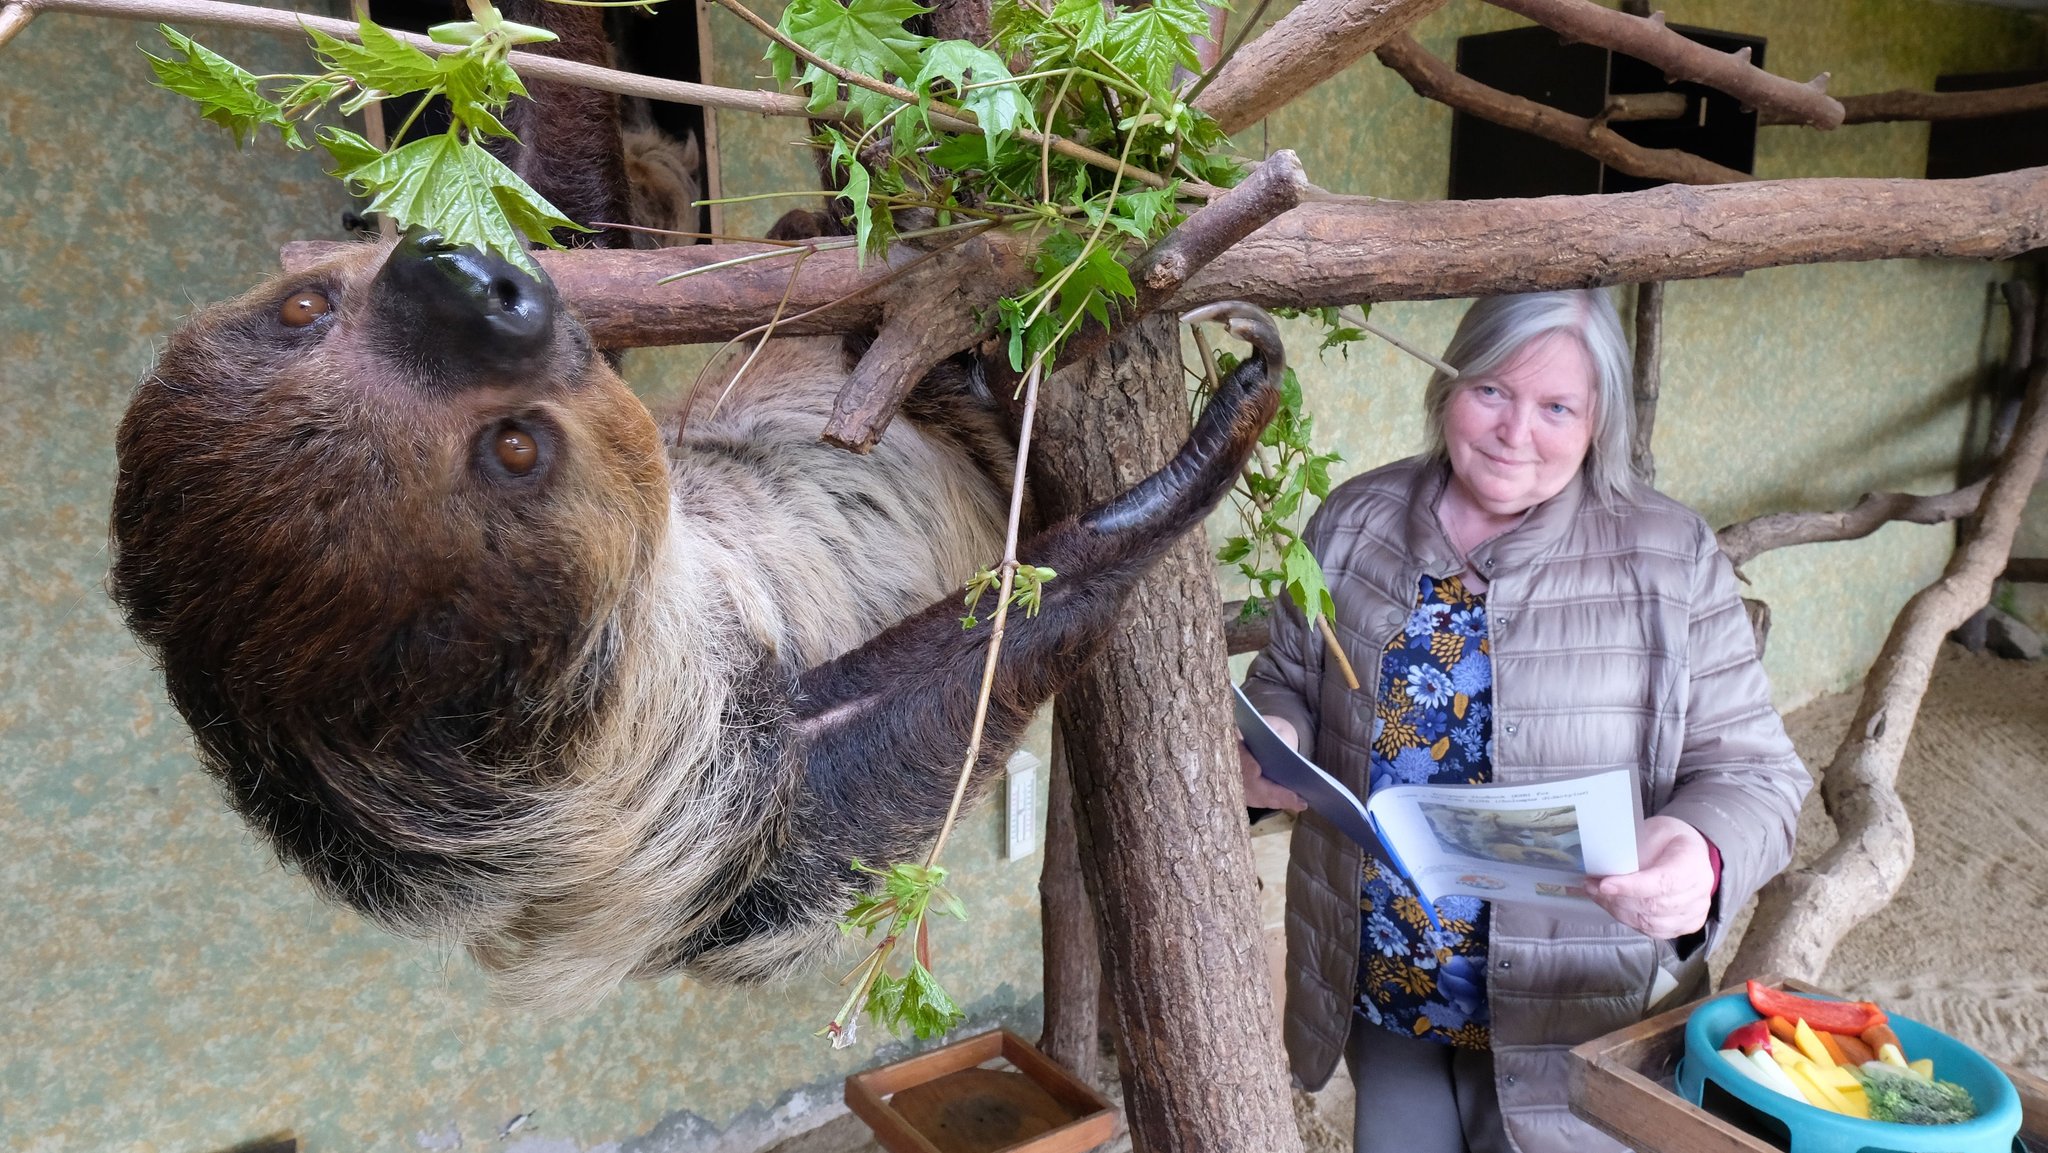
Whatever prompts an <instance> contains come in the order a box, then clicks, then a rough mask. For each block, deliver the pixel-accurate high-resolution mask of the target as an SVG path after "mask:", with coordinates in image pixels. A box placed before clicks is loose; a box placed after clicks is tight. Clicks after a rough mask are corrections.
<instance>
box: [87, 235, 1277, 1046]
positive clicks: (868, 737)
mask: <svg viewBox="0 0 2048 1153" xmlns="http://www.w3.org/2000/svg"><path fill="white" fill-rule="evenodd" d="M1219 311H1220V312H1222V313H1224V314H1226V315H1228V316H1230V317H1232V318H1234V319H1233V322H1232V323H1233V328H1234V329H1235V331H1237V333H1238V335H1240V336H1241V337H1243V338H1245V339H1247V340H1248V341H1249V342H1250V343H1251V345H1252V355H1250V356H1248V357H1247V358H1246V359H1245V361H1244V362H1243V363H1242V364H1241V365H1240V366H1238V367H1237V368H1236V369H1235V370H1234V371H1232V372H1231V373H1229V374H1228V375H1227V377H1226V379H1224V380H1223V382H1222V383H1221V385H1220V386H1219V388H1218V390H1217V392H1216V393H1215V395H1214V397H1213V398H1212V399H1211V400H1210V401H1209V403H1208V404H1207V405H1206V407H1205V408H1204V409H1203V411H1202V412H1201V414H1200V415H1199V417H1198V418H1197V420H1196V422H1195V424H1194V427H1193V430H1192V433H1191V435H1190V436H1189V438H1188V440H1187V441H1186V443H1185V444H1184V445H1183V447H1182V448H1181V449H1180V450H1179V452H1178V454H1177V455H1176V456H1175V457H1174V458H1173V459H1172V460H1171V461H1170V462H1168V463H1167V464H1166V465H1165V466H1164V467H1163V468H1162V469H1161V470H1160V471H1159V472H1158V473H1156V474H1154V475H1153V476H1151V477H1150V478H1148V479H1146V480H1144V481H1142V482H1141V483H1139V484H1138V485H1137V486H1135V487H1134V488H1132V489H1131V490H1129V491H1128V492H1126V493H1124V494H1123V495H1122V496H1120V497H1118V498H1116V499H1114V500H1112V501H1110V502H1109V503H1107V504H1104V505H1102V506H1100V507H1097V508H1095V509H1093V510H1091V511H1089V512H1087V513H1085V514H1083V515H1081V516H1079V517H1077V518H1072V519H1068V520H1065V521H1063V522H1061V523H1057V524H1054V525H1052V526H1050V527H1048V528H1046V529H1044V530H1043V531H1042V532H1040V533H1038V534H1037V535H1035V536H1034V537H1032V538H1031V539H1030V540H1029V541H1028V542H1026V543H1025V544H1024V545H1022V546H1021V547H1020V550H1019V553H1020V557H1021V558H1022V559H1023V560H1024V561H1025V562H1026V563H1030V564H1034V565H1042V566H1045V567H1049V568H1051V569H1053V570H1055V571H1056V572H1057V574H1058V575H1057V576H1056V577H1055V578H1054V579H1052V580H1051V581H1050V582H1049V583H1048V584H1047V585H1046V586H1045V590H1044V598H1043V605H1042V607H1041V609H1040V610H1039V611H1038V613H1037V614H1036V615H1035V616H1024V615H1022V614H1013V615H1012V616H1011V617H1010V620H1009V624H1008V632H1007V636H1006V637H1005V640H1004V642H1003V645H1002V649H1001V654H1000V660H999V663H998V665H997V668H996V679H995V683H994V691H993V693H992V694H991V698H990V703H989V709H988V718H987V730H986V736H985V741H984V745H983V752H982V756H981V757H980V762H979V763H980V764H981V765H982V766H984V767H983V768H981V769H979V770H977V772H976V773H975V775H974V778H973V781H972V783H971V792H972V793H973V794H980V793H981V792H983V791H984V790H985V788H986V787H987V786H988V785H989V784H990V783H991V782H992V781H993V779H995V777H996V776H997V775H999V773H1000V769H999V767H995V768H991V767H989V766H1000V765H1001V763H1002V760H1003V757H1004V756H1005V755H1006V754H1007V752H1008V751H1009V750H1011V749H1013V748H1014V747H1015V745H1016V744H1017V742H1018V741H1019V740H1020V738H1021V734H1022V731H1023V728H1024V726H1025V725H1026V724H1027V722H1028V721H1029V719H1030V718H1031V716H1032V715H1033V713H1034V712H1035V710H1037V709H1038V708H1039V707H1040V706H1041V705H1042V704H1043V703H1044V702H1045V701H1046V700H1047V699H1049V697H1050V696H1051V695H1052V694H1054V693H1055V692H1056V691H1058V690H1059V688H1060V687H1061V685H1062V684H1063V683H1065V682H1066V681H1067V680H1068V679H1069V678H1071V677H1072V676H1073V675H1074V674H1075V673H1076V672H1077V671H1078V670H1079V669H1080V668H1081V667H1082V665H1083V664H1084V663H1085V662H1086V661H1087V660H1088V659H1089V656H1090V654H1091V652H1092V651H1093V650H1094V649H1095V648H1096V647H1097V645H1098V644H1099V642H1100V641H1102V640H1103V639H1104V637H1105V636H1106V635H1107V634H1108V632H1109V631H1110V630H1111V629H1112V628H1113V626H1114V624H1115V622H1116V620H1117V617H1118V613H1119V611H1120V606H1121V604H1122V601H1123V599H1124V597H1125V595H1126V593H1127V592H1128V591H1129V590H1130V589H1131V588H1132V587H1133V586H1134V585H1135V583H1136V582H1137V581H1138V580H1140V579H1141V577H1142V575H1143V573H1144V572H1145V571H1146V568H1147V566H1148V565H1149V564H1151V563H1152V562H1153V561H1154V560H1155V559H1156V558H1157V557H1159V556H1160V555H1161V553H1162V552H1164V551H1165V549H1166V548H1167V547H1168V546H1169V545H1170V544H1171V543H1172V542H1174V541H1175V540H1176V539H1177V538H1178V537H1179V536H1180V535H1181V534H1183V533H1184V532H1186V531H1188V530H1189V529H1190V528H1193V527H1194V526H1196V525H1197V524H1199V523H1200V522H1201V520H1202V518H1203V517H1204V516H1205V515H1206V514H1207V513H1208V512H1209V511H1210V510H1211V509H1212V508H1213V507H1214V506H1215V505H1216V504H1217V503H1218V501H1219V500H1220V499H1221V497H1222V496H1223V495H1224V494H1225V492H1226V491H1227V490H1228V489H1229V487H1230V486H1231V484H1232V483H1233V481H1234V480H1235V478H1236V476H1237V475H1238V473H1239V471H1240V470H1241V468H1242V467H1243V465H1244V462H1245V460H1246V458H1247V456H1248V455H1249V454H1250V453H1251V452H1252V451H1253V449H1254V447H1255V444H1256V441H1257V439H1258V436H1259V434H1260V431H1261V429H1262V428H1263V427H1264V425H1265V423H1266V422H1267V420H1268V419H1270V417H1271V415H1272V413H1273V411H1274V409H1275V407H1276V405H1277V403H1278V402H1277V392H1276V383H1277V381H1278V379H1279V374H1280V372H1281V365H1282V356H1283V352H1282V349H1281V346H1280V342H1279V338H1278V334H1277V332H1276V330H1275V329H1274V327H1273V325H1272V322H1271V321H1270V320H1269V319H1267V318H1265V317H1264V315H1263V314H1261V313H1258V312H1257V310H1255V309H1251V308H1250V307H1249V306H1241V305H1240V306H1228V307H1223V308H1221V309H1220V310H1219ZM848 367H849V366H848V364H847V361H846V353H845V351H844V345H843V343H842V342H841V341H840V340H838V339H837V338H808V339H795V340H786V341H778V342H774V343H773V344H772V345H771V351H770V352H769V353H768V354H766V355H764V356H763V357H762V358H761V359H760V360H759V361H757V362H756V364H755V365H754V367H753V368H752V370H750V371H749V373H748V374H747V375H746V377H745V378H743V379H741V380H739V381H737V382H736V383H735V384H734V385H733V387H732V388H731V389H730V390H721V389H718V388H711V389H706V390H703V391H704V394H705V396H706V399H705V400H704V401H703V402H701V403H699V404H698V405H697V406H696V408H695V409H694V410H693V411H691V412H690V413H689V414H687V415H688V416H689V419H688V420H687V421H686V422H685V421H682V420H681V418H682V416H683V415H684V414H681V413H676V414H671V415H670V416H669V417H668V418H667V419H666V420H665V421H657V419H656V418H655V417H654V416H653V415H652V414H651V413H650V412H649V410H648V409H647V408H646V407H645V406H644V405H643V404H642V403H641V402H640V401H639V400H638V399H637V398H636V397H635V396H634V394H633V393H632V392H630V391H628V389H627V388H626V386H625V385H624V383H623V382H622V381H621V380H620V378H619V377H618V376H617V375H616V374H615V373H614V372H613V371H612V368H611V367H610V365H609V364H608V363H607V361H606V359H605V357H603V356H602V355H599V354H598V350H596V349H594V348H593V346H592V342H591V340H590V338H589V336H588V334H587V333H586V332H585V330H584V329H583V328H582V326H581V325H580V324H579V323H578V322H577V320H576V319H575V317H573V316H572V315H571V314H570V313H569V312H568V310H567V309H566V308H565V306H564V304H563V302H562V300H561V299H560V298H559V296H558V295H557V293H556V291H555V290H554V288H553V286H552V285H551V284H550V283H549V282H548V281H547V280H546V279H545V277H544V276H543V277H536V276H533V275H529V274H528V273H527V272H525V271H522V270H521V269H520V268H519V267H517V266H515V265H513V264H511V263H509V262H507V261H506V260H503V259H500V258H498V257H495V256H489V255H485V254H482V253H479V252H477V251H475V250H473V249H465V248H454V247H451V246H449V245H447V244H445V243H442V242H440V241H439V240H438V239H437V238H436V237H434V236H433V235H432V234H422V233H413V234H408V235H407V236H405V237H403V238H401V239H400V240H398V241H397V242H395V243H392V244H387V245H382V246H368V245H366V246H361V247H360V248H357V249H353V250H351V251H349V252H348V253H346V254H344V255H341V256H339V257H337V258H335V259H333V260H331V261H330V262H328V263H326V264H325V265H323V266H321V267H317V268H315V269H313V270H311V271H307V272H304V273H300V274H294V275H287V276H284V277H281V278H279V279H276V280H273V281H271V282H269V283H267V284H265V285H263V286H261V287H259V288H257V289H255V290H254V291H252V292H250V293H248V294H247V295H245V296H243V297H241V298H240V299H237V300H234V301H231V302H228V303H225V304H218V305H214V306H210V307H207V308H205V309H203V310H201V311H200V312H199V313H197V314H196V316H194V317H193V318H192V319H191V320H190V321H189V322H188V323H186V324H185V325H184V327H183V328H182V329H180V330H179V331H178V332H176V333H175V334H174V335H173V336H172V337H171V338H170V339H169V341H168V344H167V346H166V347H165V348H164V349H163V351H162V354H161V356H160V358H159V359H158V361H157V362H156V364H155V365H154V367H153V368H152V369H151V370H150V371H149V372H148V373H147V374H146V376H145V377H144V379H143V380H142V381H141V383H140V384H139V385H138V387H137V391H136V393H135V396H134V399H133V402H132V405H131V407H130V408H129V410H128V412H127V415H126V417H125V418H124V420H123V421H122V423H121V426H120V429H119V434H118V453H119V468H120V475H119V479H118V482H117V486H116V491H115V495H114V502H113V510H112V526H111V535H112V557H113V559H112V571H111V576H110V589H111V592H112V595H113V597H114V599H115V601H116V602H117V603H118V605H119V606H120V608H121V610H122V612H123V614H124V616H125V618H126V621H127V624H128V626H129V628H130V629H131V630H132V631H133V632H134V634H135V635H136V636H137V637H138V638H139V639H140V641H141V642H142V643H143V644H144V645H145V646H146V647H147V648H148V649H149V650H150V651H151V653H152V655H153V656H154V657H155V658H156V660H157V663H158V664H159V666H160V667H161V669H162V672H163V676H164V680H165V685H166V688H167V690H168V693H169V696H170V699H171V700H172V702H173V703H174V705H175V706H176V708H177V709H178V711H179V712H180V713H181V714H182V715H183V717H184V718H185V720H186V721H187V723H188V724H189V726H190V728H191V730H192V734H193V737H194V739H195V742H196V746H197V753H198V757H199V759H200V761H201V762H202V763H203V765H204V766H205V768H206V769H207V770H208V771H209V772H210V773H211V774H213V775H214V776H215V777H216V778H218V780H219V781H220V783H221V784H222V786H223V788H224V792H225V793H226V795H227V797H228V799H229V800H230V802H231V803H232V805H233V806H234V808H236V809H237V810H238V811H239V812H240V813H241V814H242V815H243V816H244V817H245V818H246V819H247V821H248V822H249V823H250V824H251V825H252V826H253V827H254V828H255V829H256V830H258V831H259V832H260V833H261V834H262V836H263V837H264V838H265V839H267V841H268V842H269V843H270V845H271V846H272V847H273V848H274V849H275V851H276V852H277V854H278V855H279V857H280V858H281V859H282V860H283V861H284V862H285V863H286V864H287V865H289V866H291V867H293V868H295V869H296V870H297V871H299V872H301V873H302V874H303V875H304V876H305V877H306V878H307V879H308V880H309V881H310V882H311V883H312V884H313V885H314V886H315V887H316V888H317V889H318V890H319V891H320V892H321V893H323V894H324V895H326V896H328V897H330V898H333V899H336V900H339V901H341V902H345V903H346V904H348V905H350V906H352V907H354V908H355V909H357V910H359V911H361V912H362V913H364V914H366V915H367V916H368V917H370V918H372V919H374V920H375V921H377V922H379V923H381V924H383V925H385V926H387V927H389V928H391V929H393V930H395V931H398V932H401V933H405V934H409V935H415V936H425V937H433V938H438V939H443V940H452V941H455V942H458V943H460V944H461V945H463V946H464V947H465V948H467V949H468V951H469V952H470V953H471V954H472V955H473V956H474V957H475V958H476V959H477V960H478V962H479V963H480V964H481V965H482V966H483V967H484V968H485V969H486V970H487V971H488V972H489V973H491V974H492V976H493V977H494V980H495V982H496V984H497V985H498V987H499V989H500V991H501V993H502V994H503V995H504V996H506V997H508V998H509V999H510V1000H513V1001H515V1002H524V1003H529V1004H534V1005H539V1006H544V1007H548V1008H552V1009H556V1010H562V1009H573V1008H578V1007H582V1006H587V1005H589V1004H591V1003H593V1002H594V1001H595V1000H597V999H598V998H601V997H602V996H603V995H604V994H605V993H606V992H607V991H609V990H610V989H612V988H613V987H615V986H616V985H617V984H619V983H620V982H621V981H623V980H625V979H628V978H640V977H650V976H656V975H660V974H666V973H670V972H676V971H681V972H684V973H687V974H689V975H692V976H694V977H696V978H699V979H703V980H708V981H716V982H749V981H759V980H763V979H768V978H772V977H776V976H778V975H782V974H785V973H787V972H789V971H791V970H792V969H793V968H794V967H796V966H799V965H802V964H804V963H806V962H807V961H808V960H811V959H813V958H815V957H817V956H818V955H819V954H820V952H821V951H822V950H825V949H827V948H829V947H830V944H831V942H832V941H833V940H835V939H836V938H837V937H838V936H839V934H838V933H837V932H836V930H835V925H836V922H837V920H838V918H839V917H840V916H841V915H843V912H844V910H845V909H846V908H847V907H848V906H849V904H851V903H852V901H853V899H854V898H855V897H856V895H857V894H858V893H860V892H862V891H865V889H866V887H867V886H868V884H869V882H870V881H871V879H872V878H871V877H869V876H868V875H866V874H863V873H861V872H857V871H856V870H855V869H854V868H853V867H852V862H854V861H856V860H859V861H862V862H867V863H869V864H880V863H885V862H895V861H901V860H905V859H909V858H910V857H912V856H913V855H915V854H918V853H920V852H921V851H922V850H923V849H925V848H926V847H927V846H928V845H929V844H930V842H931V840H932V839H933V838H934V836H935V835H936V833H937V830H938V828H939V826H940V824H941V822H942V820H943V818H944V815H945V813H946V810H947V807H948V804H949V801H950V799H951V794H952V790H953V785H954V782H955V779H956V776H957V774H958V772H959V766H960V764H961V763H962V761H963V759H964V756H965V752H966V746H967V743H968V737H969V730H970V725H971V719H972V716H973V712H974V708H975V701H976V697H977V694H978V690H979V688H980V684H981V678H982V670H983V663H984V660H985V658H986V655H987V645H988V644H989V637H990V632H991V628H990V627H989V625H988V624H986V623H983V624H981V625H980V626H979V627H974V628H963V627H962V624H961V621H960V619H959V612H960V609H959V605H960V593H959V590H960V588H961V585H962V582H963V581H964V580H965V579H966V578H967V577H969V576H970V575H971V574H972V573H973V572H974V571H975V570H976V569H978V568H980V567H982V566H985V565H988V564H990V563H992V562H993V561H994V560H995V559H996V558H997V557H998V556H999V555H1000V553H1001V548H1002V543H1001V542H1002V538H1003V530H1004V524H1005V518H1006V503H1007V501H1006V489H1005V485H1006V484H1007V478H1008V476H1009V474H1010V470H1011V468H1012V467H1013V463H1014V461H1013V457H1012V456H1011V455H1010V450H1009V449H1008V448H1007V447H1006V445H1005V441H1004V438H1003V435H1002V426H1001V422H1000V419H999V416H1000V412H1001V410H1000V408H999V407H998V406H997V405H996V404H995V403H994V402H992V401H991V400H990V399H989V398H988V396H987V395H986V391H985V390H980V391H977V389H976V388H975V387H973V383H974V382H973V380H972V378H971V377H969V376H966V375H963V374H959V373H952V374H949V373H946V372H939V373H935V374H933V377H932V378H931V379H928V380H927V381H926V382H925V383H924V384H923V385H922V386H921V387H920V391H919V393H918V395H917V397H916V398H915V400H914V403H913V404H912V405H910V406H909V407H907V408H906V410H905V414H904V415H903V416H902V417H900V418H899V419H897V420H896V421H895V422H894V423H893V424H892V425H891V426H890V428H889V429H888V431H887V433H886V434H885V435H884V436H883V437H882V439H881V441H880V443H879V444H878V445H877V446H876V447H875V449H874V450H873V452H872V453H871V454H869V455H866V456H857V455H854V454H851V453H847V452H844V451H843V450H840V449H837V448H834V447H830V446H828V445H826V444H824V443H822V442H821V441H820V439H819V430H820V429H821V428H822V427H823V424H824V421H825V418H826V415H827V413H828V412H829V410H830V407H831V404H832V400H833V397H834V395H835V394H836V392H837V391H838V388H839V386H840V384H841V383H842V382H843V380H844V379H845V375H846V372H847V370H848ZM721 393H723V395H722V396H721V395H720V394H721ZM714 402H715V405H714ZM714 407H715V410H714ZM985 607H986V606H985ZM984 615H985V614H984Z"/></svg>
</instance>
